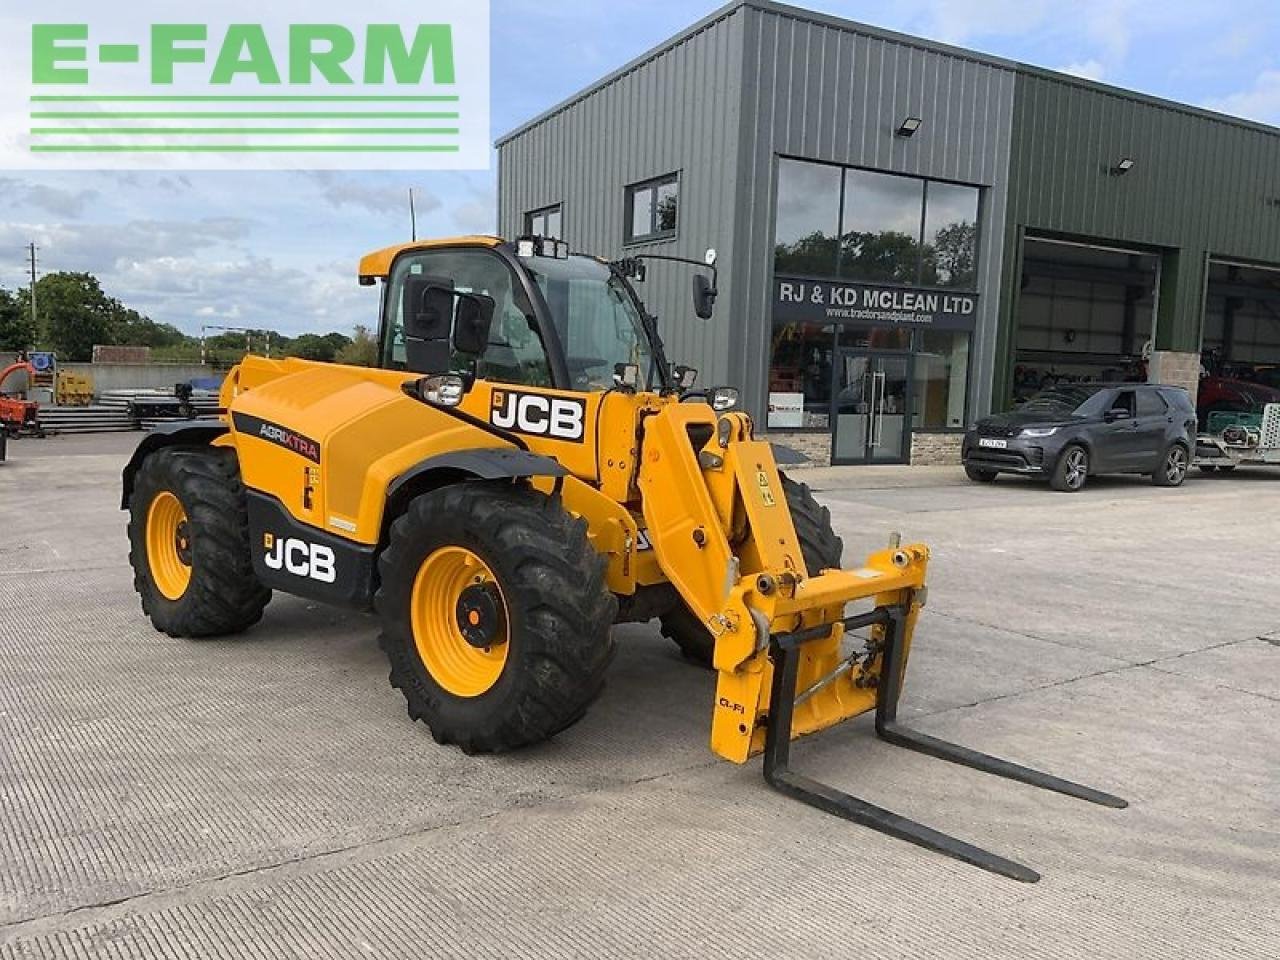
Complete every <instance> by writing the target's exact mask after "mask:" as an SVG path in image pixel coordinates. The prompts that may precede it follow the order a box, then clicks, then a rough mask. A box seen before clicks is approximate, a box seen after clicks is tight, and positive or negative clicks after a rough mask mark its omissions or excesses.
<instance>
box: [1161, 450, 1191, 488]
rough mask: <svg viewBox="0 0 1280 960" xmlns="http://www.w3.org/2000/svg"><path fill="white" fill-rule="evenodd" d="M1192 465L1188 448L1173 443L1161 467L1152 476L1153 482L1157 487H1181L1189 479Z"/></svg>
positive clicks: (1166, 452) (1162, 460)
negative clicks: (1189, 470) (1189, 469)
mask: <svg viewBox="0 0 1280 960" xmlns="http://www.w3.org/2000/svg"><path fill="white" fill-rule="evenodd" d="M1190 463H1191V458H1190V457H1188V456H1187V448H1186V447H1184V446H1183V445H1182V444H1180V443H1171V444H1169V447H1168V449H1166V450H1165V452H1164V457H1163V458H1162V459H1161V460H1160V466H1159V467H1157V468H1156V472H1155V473H1153V474H1152V475H1151V482H1152V483H1154V484H1155V485H1156V486H1157V487H1180V486H1182V481H1183V480H1185V479H1187V468H1188V467H1189V466H1190Z"/></svg>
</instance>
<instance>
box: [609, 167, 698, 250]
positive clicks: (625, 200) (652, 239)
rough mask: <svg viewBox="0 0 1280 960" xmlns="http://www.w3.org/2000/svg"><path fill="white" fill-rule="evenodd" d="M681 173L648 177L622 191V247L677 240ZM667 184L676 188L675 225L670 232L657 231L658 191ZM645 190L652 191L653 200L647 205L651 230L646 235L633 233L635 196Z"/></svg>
mask: <svg viewBox="0 0 1280 960" xmlns="http://www.w3.org/2000/svg"><path fill="white" fill-rule="evenodd" d="M682 180H683V177H682V176H681V171H679V170H676V171H673V172H672V173H665V174H663V175H661V176H658V177H649V178H648V179H647V180H638V181H636V182H635V183H629V184H627V186H626V187H624V188H623V191H622V223H623V229H622V235H623V246H628V247H629V246H634V245H636V244H642V243H663V242H667V241H672V240H675V239H677V237H678V236H679V234H680V193H681V185H682V184H681V181H682ZM668 184H674V185H675V188H676V225H675V226H674V227H673V228H672V229H670V230H659V229H658V190H659V189H660V188H662V187H665V186H667V185H668ZM645 190H652V191H653V199H652V201H651V202H650V204H649V227H650V228H652V229H651V231H650V232H648V233H636V232H635V226H636V224H635V220H634V214H635V196H636V194H637V193H640V192H642V191H645Z"/></svg>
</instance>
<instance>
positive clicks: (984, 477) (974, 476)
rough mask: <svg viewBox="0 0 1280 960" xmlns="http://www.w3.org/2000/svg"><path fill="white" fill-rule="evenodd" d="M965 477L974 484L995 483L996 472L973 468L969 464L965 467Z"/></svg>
mask: <svg viewBox="0 0 1280 960" xmlns="http://www.w3.org/2000/svg"><path fill="white" fill-rule="evenodd" d="M964 475H965V476H966V477H968V478H969V479H970V480H972V481H973V482H974V483H993V482H995V479H996V472H995V471H994V470H983V469H982V468H981V467H971V466H969V465H968V464H966V465H965V468H964Z"/></svg>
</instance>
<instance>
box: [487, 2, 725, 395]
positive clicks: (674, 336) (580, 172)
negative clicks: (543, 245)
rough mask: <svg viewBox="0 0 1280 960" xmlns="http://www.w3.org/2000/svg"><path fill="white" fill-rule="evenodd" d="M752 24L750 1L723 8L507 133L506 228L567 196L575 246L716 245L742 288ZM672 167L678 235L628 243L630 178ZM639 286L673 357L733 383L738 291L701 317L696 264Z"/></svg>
mask: <svg viewBox="0 0 1280 960" xmlns="http://www.w3.org/2000/svg"><path fill="white" fill-rule="evenodd" d="M742 30H743V16H742V11H741V8H740V7H737V6H731V7H726V8H723V9H721V10H719V11H717V12H716V13H714V14H712V15H711V16H710V17H708V18H706V19H705V20H703V21H701V22H700V23H698V24H695V25H694V27H692V28H690V29H689V30H687V31H685V32H684V33H682V34H681V35H680V36H678V37H677V38H675V40H673V41H671V42H669V43H667V44H664V45H663V46H662V47H659V48H657V49H656V50H653V51H650V52H649V53H647V54H645V55H644V56H643V57H641V58H639V59H638V60H636V61H634V62H632V63H631V64H628V65H627V66H626V67H623V68H622V69H621V70H619V71H617V72H615V73H614V74H611V75H610V76H609V77H606V78H605V79H604V80H602V81H601V82H600V83H598V84H596V85H594V86H593V87H591V88H589V89H588V90H587V91H585V92H584V93H582V94H579V95H578V96H576V97H574V98H573V99H571V100H569V101H567V102H566V103H564V104H561V105H559V106H557V107H555V108H553V109H552V110H550V111H548V112H547V113H545V114H543V115H542V116H541V117H539V118H536V119H535V120H533V121H531V122H530V123H528V124H526V125H524V126H523V127H521V128H519V129H518V130H516V131H514V132H513V133H511V134H509V135H508V136H506V137H504V138H502V139H501V140H499V142H498V198H499V211H498V224H499V231H500V232H501V233H502V234H503V235H504V236H509V237H510V236H516V235H518V234H520V233H522V232H523V230H524V214H525V213H526V212H528V211H530V210H534V209H537V208H539V207H544V206H548V205H551V204H556V203H559V204H561V205H562V209H563V227H562V233H563V236H564V238H565V239H566V240H568V241H569V242H570V243H571V244H572V246H573V248H574V249H575V250H581V251H584V252H589V253H595V254H599V255H602V256H606V257H617V256H621V255H622V254H623V253H624V252H626V253H643V252H646V251H647V252H651V253H663V254H675V255H680V256H688V257H694V258H697V259H699V260H701V258H702V255H703V253H704V252H705V251H706V249H707V248H708V247H715V248H716V249H717V251H718V252H719V253H720V254H721V260H720V265H721V284H722V289H724V290H729V289H732V287H733V285H734V284H735V282H736V277H735V275H734V274H735V270H736V263H735V262H736V259H737V258H735V257H734V256H733V255H732V252H731V250H730V249H729V247H730V240H731V238H732V235H733V230H734V220H735V210H734V204H735V201H736V177H737V171H736V169H735V158H736V155H737V138H738V133H739V110H740V100H739V97H738V95H737V91H738V89H739V87H740V82H741V72H742V48H743V44H742ZM668 173H678V174H679V176H680V207H679V217H678V231H677V235H676V237H675V239H674V240H668V241H659V242H654V243H642V244H635V245H631V246H627V247H625V248H624V235H623V231H624V188H625V186H626V185H628V184H632V183H636V182H639V181H642V180H646V179H649V178H651V177H656V176H661V175H663V174H668ZM637 288H638V290H639V292H640V294H641V296H642V297H643V298H644V299H645V301H646V303H647V305H648V307H649V308H650V310H652V311H653V312H654V313H656V314H657V315H658V316H659V317H660V318H661V329H662V333H663V337H664V339H665V340H666V343H667V352H668V355H669V357H670V358H671V359H672V360H673V361H677V362H686V363H690V364H692V365H695V366H698V367H699V368H700V370H701V373H702V378H701V382H703V383H712V382H715V383H726V382H728V374H729V370H728V369H727V363H726V358H727V357H728V356H729V353H730V339H731V338H732V337H734V336H736V335H737V334H736V332H735V330H734V320H733V318H731V316H730V310H729V309H728V308H729V303H728V297H727V296H726V297H722V299H721V301H720V303H719V309H718V310H717V311H716V317H715V319H714V320H712V321H710V322H703V321H699V320H697V319H696V318H695V317H694V315H693V305H692V296H691V292H690V290H691V274H690V271H689V270H688V269H686V268H683V267H679V266H675V265H663V264H658V263H655V264H653V265H652V266H651V268H650V271H649V279H648V280H647V281H646V282H645V283H643V284H638V285H637Z"/></svg>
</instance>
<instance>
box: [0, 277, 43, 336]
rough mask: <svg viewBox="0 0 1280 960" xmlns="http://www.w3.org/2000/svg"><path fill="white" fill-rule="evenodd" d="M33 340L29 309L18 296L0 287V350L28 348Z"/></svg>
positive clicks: (34, 332)
mask: <svg viewBox="0 0 1280 960" xmlns="http://www.w3.org/2000/svg"><path fill="white" fill-rule="evenodd" d="M35 340H36V327H35V324H33V323H32V322H31V311H30V310H29V309H27V308H26V307H25V305H24V304H23V302H22V300H21V299H20V298H18V297H15V296H14V295H13V294H12V293H10V292H9V291H8V290H5V289H3V288H0V350H14V351H17V350H30V349H31V347H32V346H34V345H35Z"/></svg>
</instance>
